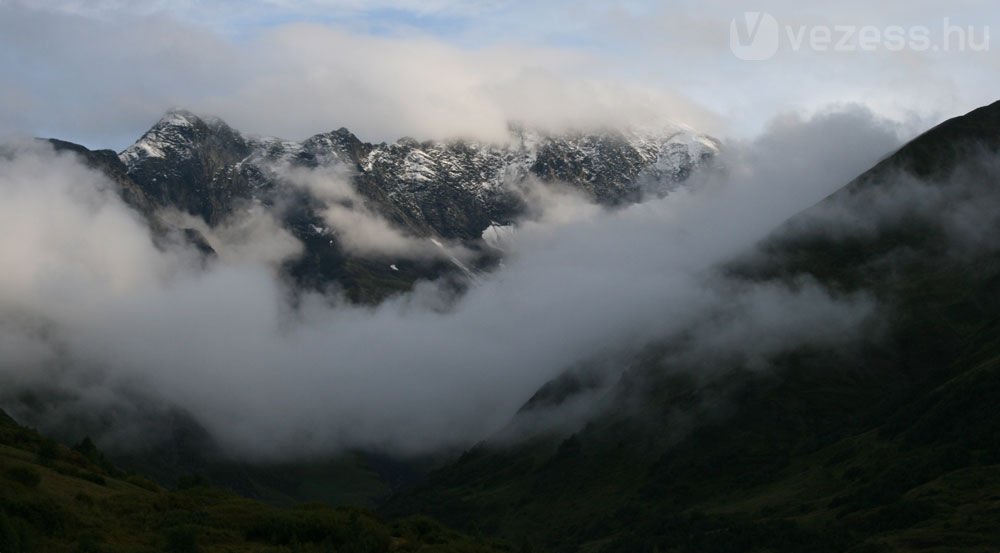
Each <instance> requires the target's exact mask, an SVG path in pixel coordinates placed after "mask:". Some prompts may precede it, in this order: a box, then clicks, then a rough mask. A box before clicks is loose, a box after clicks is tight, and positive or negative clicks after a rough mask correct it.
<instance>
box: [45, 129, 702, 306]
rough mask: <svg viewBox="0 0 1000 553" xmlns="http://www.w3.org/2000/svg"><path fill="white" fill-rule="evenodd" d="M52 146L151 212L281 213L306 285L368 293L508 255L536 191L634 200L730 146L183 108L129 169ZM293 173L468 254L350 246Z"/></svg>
mask: <svg viewBox="0 0 1000 553" xmlns="http://www.w3.org/2000/svg"><path fill="white" fill-rule="evenodd" d="M54 144H55V145H56V147H57V148H58V149H71V150H73V151H76V152H77V153H78V154H81V155H85V156H89V157H88V159H91V160H92V161H94V160H97V161H99V163H96V165H97V166H98V168H99V169H102V170H104V171H105V173H107V174H109V176H112V177H113V179H114V180H115V181H116V182H119V184H120V186H121V187H122V190H123V198H125V200H126V201H127V202H129V203H130V204H132V205H133V206H135V207H137V208H138V209H139V210H140V211H142V212H143V213H145V214H151V213H155V212H158V211H161V210H178V211H180V212H183V213H187V214H190V215H192V216H194V217H198V218H201V219H203V220H204V221H205V222H206V223H207V224H208V225H209V226H210V227H211V226H216V225H219V224H222V223H223V222H225V221H227V220H229V219H230V218H232V217H235V216H237V215H238V214H239V213H240V212H241V211H242V210H244V209H245V208H247V207H249V206H254V205H258V206H263V207H265V208H266V209H269V210H272V211H273V212H274V213H276V215H277V218H278V219H279V222H280V224H281V225H282V226H283V227H284V228H286V229H287V230H288V231H290V232H291V234H292V235H293V236H295V237H296V238H297V239H298V240H299V241H301V242H302V243H303V245H304V254H303V255H302V257H301V258H300V259H297V260H293V261H291V262H289V264H288V266H287V267H286V269H287V272H288V273H289V274H290V275H291V276H292V277H293V279H294V280H295V281H297V282H298V283H299V284H302V285H305V286H307V287H313V288H325V287H328V286H329V285H331V284H335V285H338V286H340V287H342V288H343V289H344V290H345V291H347V293H348V295H349V296H350V297H351V298H352V299H355V300H359V301H366V302H370V301H378V300H380V299H381V298H383V297H386V296H388V295H391V294H393V293H396V292H398V291H403V290H407V289H409V288H410V287H411V286H412V285H413V283H414V282H416V281H417V280H421V279H433V278H438V277H441V276H444V275H448V274H452V273H462V272H468V271H469V270H470V269H468V267H466V263H467V264H468V266H471V267H473V269H472V270H475V268H477V267H478V268H485V267H489V266H490V265H491V264H492V263H493V262H495V260H496V259H497V258H498V256H499V255H500V252H499V250H498V249H497V248H495V247H494V246H495V243H493V242H492V241H491V239H492V238H494V237H495V235H496V233H497V232H498V231H497V230H496V229H497V228H501V227H507V226H510V225H514V224H516V223H517V221H518V220H521V219H523V218H524V217H527V216H530V215H531V214H532V213H534V212H536V211H537V209H538V206H533V205H530V204H531V200H530V199H528V198H527V197H526V196H525V194H524V193H523V189H524V187H525V186H531V185H536V184H537V185H541V186H549V185H552V184H553V183H556V182H558V183H562V184H565V185H567V186H568V187H570V188H571V189H575V190H577V191H579V192H580V193H581V194H583V195H585V196H586V197H588V198H590V199H591V200H592V201H594V202H598V203H600V204H603V205H606V206H617V205H623V204H627V203H632V202H637V201H641V200H642V198H643V197H646V196H648V195H650V194H654V195H655V194H664V193H667V192H669V191H670V190H671V189H673V188H675V187H676V186H679V185H680V184H682V183H683V182H684V181H686V180H687V179H688V177H689V176H690V175H691V173H692V172H693V171H695V170H697V169H698V168H699V167H702V166H704V165H706V164H707V163H709V162H710V161H711V160H712V159H713V158H714V157H715V156H716V155H717V154H718V152H719V148H720V143H719V142H718V141H717V140H715V139H714V138H711V137H709V136H707V135H703V134H699V133H696V132H694V131H692V130H690V129H687V128H685V127H680V126H674V127H669V128H661V129H656V130H653V131H615V130H603V131H600V132H589V133H587V132H579V131H578V132H567V133H564V134H561V135H551V134H545V133H541V132H538V131H535V130H531V129H529V128H526V127H521V126H513V125H512V126H511V138H510V140H509V141H508V142H507V143H502V144H494V143H483V142H476V141H470V140H452V141H446V142H434V141H423V142H419V141H417V140H414V139H411V138H402V139H400V140H398V141H396V142H393V143H380V144H372V143H368V142H363V141H362V140H360V139H359V138H358V137H356V136H355V135H354V134H352V133H351V132H350V131H348V130H347V129H344V128H341V129H338V130H335V131H332V132H329V133H324V134H318V135H315V136H312V137H310V138H308V139H305V140H302V141H289V140H282V139H278V138H271V137H256V136H249V135H244V134H243V133H240V132H239V131H237V130H235V129H233V128H232V127H230V126H229V125H227V124H226V123H225V122H224V121H222V120H221V119H218V118H215V117H202V116H198V115H195V114H193V113H191V112H189V111H185V110H171V111H169V112H167V114H166V115H164V116H163V118H161V119H160V120H159V121H158V122H157V123H156V124H155V125H153V127H152V128H150V129H149V130H148V131H147V132H146V133H145V134H143V136H142V137H141V138H140V139H139V140H138V141H136V142H135V143H134V144H133V145H131V146H129V147H128V148H126V149H125V150H124V151H123V152H121V153H120V154H118V160H117V161H119V162H120V165H119V164H116V163H113V161H111V160H107V159H104V158H106V157H109V156H107V155H105V153H104V152H103V151H102V152H100V153H94V152H89V151H85V150H86V149H85V148H82V147H79V146H76V145H71V144H69V143H63V142H54ZM88 152H89V153H88ZM98 158H100V160H98ZM95 162H96V161H95ZM91 165H92V166H94V163H91ZM112 165H114V167H111V166H112ZM289 170H305V171H309V170H319V171H323V172H324V175H330V176H331V178H340V179H344V180H346V181H347V182H349V187H350V192H349V195H348V196H347V197H345V198H338V199H335V200H332V201H335V202H337V203H339V204H341V205H340V207H343V208H346V209H349V210H363V211H364V212H365V214H366V216H371V217H376V218H380V219H382V220H384V222H385V223H386V224H387V225H388V227H389V228H391V229H394V230H395V231H398V232H399V233H400V234H401V235H403V236H407V237H412V238H416V239H418V240H427V241H429V242H431V243H433V244H434V245H438V246H440V244H441V243H446V244H453V245H456V246H460V247H461V248H463V250H464V251H466V252H471V259H466V260H464V263H462V262H457V261H455V259H454V256H452V255H450V254H443V255H440V256H439V257H437V258H435V257H434V256H431V258H430V259H426V258H424V257H425V256H420V255H414V256H412V257H409V258H408V257H406V256H402V257H400V256H396V257H393V256H387V255H385V253H384V252H364V251H362V252H358V251H356V250H352V249H351V248H349V247H346V246H345V243H344V242H345V241H344V237H343V236H342V234H341V233H340V232H339V231H338V229H337V228H336V225H330V224H329V221H327V220H325V219H324V217H325V211H326V208H327V207H328V206H329V204H330V203H331V199H329V198H320V197H317V194H315V193H314V191H312V190H309V189H308V188H305V187H302V186H297V185H296V183H294V182H291V180H292V179H290V178H289V177H288V171H289ZM122 173H124V174H122ZM126 192H127V193H126ZM484 233H485V234H486V236H484ZM429 249H430V250H431V251H434V248H433V247H431V248H429ZM442 249H443V247H442ZM457 265H458V266H459V267H456V266H457ZM456 269H460V270H456Z"/></svg>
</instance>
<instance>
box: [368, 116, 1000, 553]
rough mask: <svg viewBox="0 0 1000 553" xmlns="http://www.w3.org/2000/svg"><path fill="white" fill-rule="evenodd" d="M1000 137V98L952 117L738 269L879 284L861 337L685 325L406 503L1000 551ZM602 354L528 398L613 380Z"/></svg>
mask: <svg viewBox="0 0 1000 553" xmlns="http://www.w3.org/2000/svg"><path fill="white" fill-rule="evenodd" d="M998 154H1000V103H996V104H993V105H990V106H987V107H984V108H981V109H978V110H976V111H973V112H971V113H969V114H967V115H965V116H962V117H958V118H956V119H953V120H950V121H947V122H945V123H943V124H941V125H939V126H938V127H935V128H934V129H931V130H930V131H928V132H927V133H925V134H923V135H921V136H920V137H918V138H917V139H915V140H913V141H912V142H910V143H909V144H907V145H906V146H904V147H903V148H902V149H900V150H899V151H897V152H895V153H894V154H893V155H891V156H888V157H887V158H886V159H884V160H883V161H882V162H881V163H879V164H878V165H877V166H876V167H874V168H873V169H872V170H870V171H868V172H866V173H864V174H863V175H861V176H859V177H858V178H857V179H855V180H854V181H852V182H851V183H848V184H847V185H846V186H845V187H844V188H842V189H841V190H839V191H838V192H836V193H835V194H833V195H831V196H830V197H828V198H827V199H825V200H824V201H823V202H821V203H820V204H818V205H816V206H814V207H812V208H810V209H808V210H806V211H805V212H803V213H801V214H800V215H798V216H796V217H794V218H793V219H792V220H790V221H788V222H787V223H786V224H785V225H783V226H782V227H781V228H779V229H777V230H776V231H775V232H774V233H773V234H772V235H771V236H770V237H768V238H767V239H765V240H764V241H763V242H761V243H760V244H759V245H758V246H757V247H756V248H755V249H754V250H753V251H751V252H747V253H746V254H745V255H742V256H740V257H738V258H736V259H733V260H731V262H729V263H727V264H725V265H724V266H722V267H719V269H718V271H717V272H718V276H719V277H720V278H723V279H725V282H726V283H727V285H728V286H730V287H731V288H735V289H738V288H741V287H743V288H745V287H749V286H754V285H765V286H783V287H788V288H790V289H795V288H796V287H802V286H803V285H804V284H803V283H812V284H815V285H817V286H820V287H822V289H823V290H825V291H826V293H828V294H830V295H831V296H832V297H840V298H845V297H859V295H860V297H865V298H869V299H870V300H871V301H872V302H873V303H874V304H875V305H876V306H877V313H876V316H875V318H874V320H871V321H869V322H868V324H867V325H866V326H865V327H864V329H863V330H864V331H863V336H862V337H861V339H860V340H857V341H855V342H852V343H850V344H840V345H836V346H834V345H826V346H809V345H801V346H789V347H785V348H783V349H781V350H779V351H777V352H773V353H769V354H768V355H767V358H766V359H763V360H762V359H759V358H757V359H754V358H750V357H749V356H744V355H734V356H731V357H724V356H718V357H716V358H711V357H705V358H694V364H693V365H691V364H690V363H691V358H690V357H684V356H682V355H676V354H675V352H677V351H681V352H683V351H684V347H685V339H686V338H689V336H678V337H668V338H665V339H663V340H662V341H660V342H658V343H654V344H651V345H650V346H649V347H648V348H646V349H645V350H644V351H643V352H641V353H640V354H637V355H635V356H634V357H631V358H628V359H622V360H620V363H619V364H620V365H621V366H624V367H625V370H624V371H623V372H622V373H621V374H619V375H618V378H617V381H613V382H615V383H614V384H613V385H612V386H611V387H610V389H607V390H606V391H605V392H604V395H603V400H602V401H601V404H600V405H601V407H602V408H601V409H599V410H598V411H597V412H598V414H597V415H595V416H592V417H590V418H589V419H587V420H586V421H584V422H583V423H581V424H580V425H579V426H578V427H577V428H575V429H573V430H570V431H566V432H543V433H540V434H537V435H535V437H534V438H531V439H528V440H527V441H522V442H515V443H514V444H511V443H510V442H509V441H504V440H502V439H488V440H486V441H484V442H483V443H481V444H479V445H478V446H476V447H475V448H473V449H471V450H469V451H467V452H466V453H465V454H464V455H462V457H461V458H460V459H458V460H457V461H455V462H453V463H451V464H449V465H447V466H445V467H443V468H441V469H439V470H437V471H435V472H433V473H432V474H431V475H430V477H429V478H428V479H427V480H426V481H425V482H424V483H422V484H421V485H419V486H417V487H416V488H414V489H412V490H410V491H409V492H407V493H403V494H400V495H399V496H397V497H396V498H395V499H394V500H393V501H391V502H390V503H389V505H387V506H386V508H385V511H386V512H387V513H393V514H401V513H412V512H422V513H428V514H432V515H434V516H437V517H440V518H441V519H442V520H445V521H448V522H450V523H452V524H454V525H457V526H459V527H462V528H466V529H474V530H475V531H480V532H485V533H488V534H495V535H500V536H518V535H527V536H530V537H531V539H532V540H534V544H535V545H536V546H539V547H540V548H541V549H543V550H551V551H566V552H570V551H592V552H606V553H611V552H629V553H637V552H640V553H641V552H653V551H677V552H692V553H693V552H698V553H707V552H715V551H719V552H723V551H771V552H782V551H787V552H790V553H791V552H796V553H802V552H808V551H817V552H818V551H829V552H843V551H852V552H875V551H941V552H944V551H983V552H986V551H992V550H994V549H995V547H996V543H998V541H1000V530H998V526H997V525H996V516H997V513H998V512H1000V439H998V438H1000V417H998V416H997V412H996V409H995V403H996V397H997V393H998V392H1000V338H998V336H1000V301H998V298H1000V219H998V217H997V213H998V211H997V209H996V208H997V206H1000V189H998V188H997V182H1000V171H998V165H997V163H996V159H997V156H998ZM722 315H725V313H722ZM717 320H720V321H723V320H725V319H724V318H720V319H717ZM751 345H752V344H742V346H741V347H742V348H744V349H747V348H749V347H750V346H751ZM762 365H763V366H765V367H767V368H766V369H761V366H762ZM585 369H586V368H583V369H581V368H577V369H575V370H573V371H569V372H567V374H566V375H564V376H563V377H561V378H560V379H557V380H556V381H553V382H552V383H550V384H549V385H547V386H546V387H545V388H543V389H542V390H541V391H540V392H539V393H538V394H537V395H536V396H535V397H534V398H532V401H531V402H529V404H527V405H526V406H525V408H524V409H523V410H522V412H521V413H519V414H518V417H519V418H524V417H526V416H530V415H531V413H532V412H533V411H534V410H535V409H538V408H540V407H545V406H552V405H559V404H561V403H565V402H569V401H571V400H572V399H573V398H574V397H578V396H579V395H580V394H581V393H593V392H594V390H601V389H602V388H601V387H600V386H599V385H598V384H599V383H595V382H593V381H591V380H590V379H588V377H587V375H588V374H591V373H590V372H588V371H587V370H585ZM517 422H518V418H515V420H514V421H512V426H516V424H517Z"/></svg>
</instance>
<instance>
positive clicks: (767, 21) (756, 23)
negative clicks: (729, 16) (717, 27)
mask: <svg viewBox="0 0 1000 553" xmlns="http://www.w3.org/2000/svg"><path fill="white" fill-rule="evenodd" d="M779 34H780V32H779V29H778V20H777V19H775V18H774V16H773V15H771V14H769V13H767V12H746V13H744V14H743V17H742V18H740V17H736V18H733V21H732V22H731V23H730V24H729V48H730V49H731V50H732V51H733V55H735V56H736V57H737V58H740V59H741V60H745V61H763V60H767V59H771V58H772V57H774V55H775V54H777V53H778V39H779Z"/></svg>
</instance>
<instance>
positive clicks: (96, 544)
mask: <svg viewBox="0 0 1000 553" xmlns="http://www.w3.org/2000/svg"><path fill="white" fill-rule="evenodd" d="M181 488H182V489H181V490H175V491H171V490H166V489H163V488H161V487H159V486H158V485H156V484H154V483H153V482H152V481H150V480H147V479H145V478H142V477H140V476H137V475H127V474H123V473H121V472H119V471H117V470H116V469H115V468H114V467H113V466H111V465H110V463H108V462H107V461H106V460H105V459H104V457H103V456H102V455H101V454H100V452H98V451H97V450H96V448H94V447H93V446H92V444H89V443H88V442H84V443H81V444H79V445H78V446H77V447H74V448H68V447H65V446H62V445H59V444H56V443H55V442H52V441H50V440H46V439H44V438H43V437H41V436H40V435H38V434H37V433H36V432H34V431H32V430H29V429H26V428H22V427H20V426H18V425H17V423H15V422H14V421H13V420H11V419H10V418H9V417H8V416H7V415H6V414H4V413H3V412H2V411H0V551H2V552H3V553H27V552H39V553H60V552H73V553H95V552H109V553H119V552H120V553H125V552H128V553H144V552H150V553H152V552H169V553H192V552H202V553H211V552H233V553H235V552H240V553H243V552H261V553H263V552H268V553H279V552H286V553H292V552H296V553H297V552H323V553H328V552H352V553H362V552H372V553H374V552H401V553H402V552H426V553H433V552H440V553H446V552H456V553H458V552H461V553H477V552H482V553H497V552H501V551H509V550H510V549H509V548H508V547H506V546H504V545H503V544H501V543H499V542H486V541H483V540H476V539H472V538H470V537H468V536H465V535H462V534H459V533H456V532H453V531H451V530H448V529H447V528H445V527H443V526H442V525H440V524H438V523H436V522H434V521H433V520H430V519H427V518H421V517H417V518H407V519H402V520H395V521H391V522H389V521H384V520H381V519H380V518H378V517H376V516H375V515H374V514H372V513H371V512H369V511H364V510H361V509H351V508H339V509H335V508H331V507H327V506H324V505H321V504H309V505H302V506H298V507H294V508H277V507H273V506H270V505H265V504H262V503H259V502H255V501H252V500H249V499H245V498H242V497H240V496H237V495H235V494H233V493H230V492H226V491H222V490H218V489H213V488H211V487H208V486H206V485H204V482H202V481H200V480H199V479H197V478H188V479H186V481H185V482H182V486H181Z"/></svg>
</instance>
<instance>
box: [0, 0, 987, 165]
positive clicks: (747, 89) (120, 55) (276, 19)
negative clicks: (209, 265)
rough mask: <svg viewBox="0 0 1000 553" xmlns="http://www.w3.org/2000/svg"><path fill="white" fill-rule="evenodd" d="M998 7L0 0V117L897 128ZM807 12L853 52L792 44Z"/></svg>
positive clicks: (983, 76)
mask: <svg viewBox="0 0 1000 553" xmlns="http://www.w3.org/2000/svg"><path fill="white" fill-rule="evenodd" d="M746 9H752V10H754V11H763V12H766V13H768V14H771V15H772V16H773V17H774V20H775V21H776V22H777V23H778V25H779V27H778V29H779V37H780V47H779V50H778V51H777V52H776V54H775V55H774V56H773V57H771V58H770V59H768V60H765V61H743V60H741V59H739V58H738V57H737V56H736V55H734V53H733V52H732V50H731V48H730V46H731V44H730V39H731V24H732V22H733V21H734V20H736V21H737V23H739V24H741V25H742V24H744V23H745V21H746V20H745V16H744V10H746ZM998 14H1000V8H998V7H997V6H996V4H995V3H993V2H989V1H976V0H956V1H951V2H947V3H945V2H934V1H929V0H915V1H892V2H871V1H859V0H843V1H840V2H836V3H832V4H831V3H829V2H805V1H792V0H770V1H768V0H764V1H760V2H756V3H754V4H753V5H752V6H751V5H749V4H746V3H736V2H730V1H725V0H707V1H706V0H700V1H693V0H690V1H689V0H677V1H670V2H668V1H659V2H654V1H627V2H618V3H608V2H597V1H589V0H583V1H573V2H569V1H549V2H531V3H529V2H508V1H504V0H492V1H470V2H457V1H452V0H430V1H417V0H377V1H374V2H362V1H360V0H261V1H256V2H254V1H238V2H237V1H235V0H218V1H201V2H194V1H165V0H129V1H126V0H45V1H41V0H0V69H2V70H0V75H2V76H0V132H4V133H18V134H27V135H43V136H59V137H62V138H66V139H70V140H75V141H79V142H83V143H84V144H86V145H88V146H91V147H110V148H115V149H122V148H123V147H124V146H126V145H127V144H129V143H130V142H132V141H133V140H134V139H135V138H137V137H138V136H139V135H140V134H141V133H142V131H144V130H145V129H146V128H148V127H149V126H150V125H151V124H152V123H153V122H154V121H155V120H156V119H157V118H158V117H159V115H160V114H161V113H162V112H163V111H164V110H165V109H167V108H169V107H187V108H190V109H193V110H195V111H199V112H208V113H213V114H217V115H220V116H222V117H223V118H225V119H226V120H227V121H229V122H230V123H231V124H232V125H234V126H236V127H237V128H240V129H243V130H246V131H249V132H253V133H259V134H269V135H278V136H283V137H287V138H296V139H298V138H304V137H306V136H309V135H311V134H314V133H318V132H324V131H328V130H331V129H334V128H338V127H340V126H347V127H349V128H350V129H352V130H353V131H355V132H356V133H357V134H359V135H360V136H361V137H362V138H364V139H368V140H383V139H395V138H398V137H399V136H402V135H412V136H417V137H420V138H425V137H426V138H441V137H449V136H459V135H468V136H481V137H484V138H496V137H499V136H500V135H502V133H503V130H504V128H505V122H506V121H507V120H510V119H518V120H524V121H526V122H528V123H534V124H539V125H543V126H558V125H566V124H583V123H608V122H612V121H613V122H616V123H617V122H625V123H634V122H643V123H651V122H652V123H655V122H657V121H659V120H661V119H662V120H667V119H669V120H674V121H679V122H682V123H688V124H690V125H692V126H694V127H697V128H699V129H704V130H706V131H708V132H712V133H714V134H716V135H719V136H721V137H727V136H751V135H754V134H757V133H758V132H759V131H760V130H761V128H762V126H763V125H764V123H765V122H766V121H768V120H770V119H771V118H772V117H774V116H775V115H776V114H780V113H783V112H786V111H791V110H801V111H805V112H809V111H815V110H818V109H820V108H822V107H824V106H827V105H829V104H831V103H850V102H857V103H863V104H865V105H867V106H868V107H869V108H871V109H872V110H873V111H874V112H876V113H878V114H880V115H882V116H885V117H888V118H891V119H893V120H896V121H897V122H901V123H902V124H903V125H904V127H903V128H909V129H912V130H913V131H916V130H918V129H921V128H924V127H926V126H927V125H929V124H931V123H933V122H936V121H937V120H940V119H942V118H944V117H948V116H951V115H954V114H957V113H959V112H964V111H968V110H970V109H972V108H974V107H977V106H979V105H982V104H985V103H989V102H991V101H993V100H995V99H997V96H1000V93H998V92H997V91H1000V86H998V85H1000V63H998V61H1000V58H998V56H997V51H998V50H1000V46H998V47H997V48H993V47H992V44H988V43H985V42H984V40H985V38H986V33H988V32H989V31H990V29H989V26H990V25H991V24H993V23H994V22H995V21H998V18H997V17H996V16H997V15H998ZM945 18H947V21H948V23H949V24H950V25H952V26H954V27H960V28H962V29H963V30H967V31H970V29H969V28H970V26H971V27H972V29H971V33H972V34H970V35H969V38H970V39H974V40H970V42H971V46H972V47H963V45H962V44H960V43H961V42H962V38H961V37H960V36H959V35H956V34H955V33H952V34H951V35H949V36H950V37H951V38H950V41H951V42H950V45H951V46H950V48H948V49H947V50H946V49H945V48H944V47H943V45H945V44H946V43H945V42H944V40H945V39H944V38H943V37H944V36H945V34H944V31H943V26H944V24H945ZM822 26H825V27H828V28H830V27H832V28H833V36H832V37H831V43H837V42H840V41H841V40H842V39H843V40H844V41H845V43H846V44H848V45H849V46H850V45H853V46H854V49H853V51H831V50H834V48H833V47H832V46H831V47H830V48H827V50H826V51H819V50H817V49H816V48H812V47H810V43H809V42H808V41H809V40H810V38H809V37H810V36H812V35H811V33H812V32H813V29H814V28H815V27H822ZM837 26H840V27H843V26H852V27H855V28H857V29H860V28H861V27H866V26H867V27H871V28H874V29H875V30H876V32H879V33H882V34H884V33H886V32H891V31H888V30H889V29H891V28H902V29H903V30H904V31H906V32H907V33H910V32H911V31H912V30H913V29H914V28H915V27H916V26H920V27H925V28H927V29H928V35H927V36H928V42H927V43H926V44H928V45H933V47H927V48H921V47H920V44H916V46H914V44H912V43H910V42H909V41H908V42H907V44H905V45H904V47H902V48H895V47H892V45H890V44H887V43H886V42H884V40H882V39H879V40H876V41H875V42H874V43H873V44H875V47H874V48H873V49H872V50H871V51H869V50H864V49H861V48H859V47H858V45H859V42H858V41H859V40H860V39H859V36H860V33H852V36H850V37H848V38H845V37H844V35H845V34H846V33H847V31H838V30H837V29H836V27H837ZM801 29H805V32H806V34H805V35H799V34H798V33H799V31H800V30H801ZM768 31H769V29H767V28H764V32H765V33H766V32H768ZM795 36H805V37H806V43H805V44H804V45H803V46H800V47H798V48H795V47H793V46H792V42H791V38H790V37H795ZM907 36H910V35H909V34H907ZM991 38H992V37H991ZM820 39H822V36H820ZM821 45H822V40H821ZM984 45H985V46H988V47H986V48H984V47H983V46H984ZM966 46H967V45H966ZM973 47H974V48H973Z"/></svg>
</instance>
